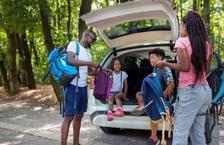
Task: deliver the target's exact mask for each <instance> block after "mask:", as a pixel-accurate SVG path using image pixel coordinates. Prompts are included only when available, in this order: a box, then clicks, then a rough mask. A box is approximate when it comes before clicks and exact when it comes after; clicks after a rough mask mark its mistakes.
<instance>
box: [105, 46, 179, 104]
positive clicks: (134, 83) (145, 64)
mask: <svg viewBox="0 0 224 145" xmlns="http://www.w3.org/2000/svg"><path fill="white" fill-rule="evenodd" d="M148 51H149V49H147V50H146V49H145V50H141V51H139V50H138V51H132V52H127V53H123V54H122V55H118V58H119V59H120V60H121V61H122V70H123V71H125V72H126V73H127V75H128V79H127V81H128V96H127V97H128V99H129V101H123V105H136V104H137V101H136V97H135V94H136V92H138V91H140V90H141V83H142V80H143V79H144V78H145V77H146V76H147V75H149V74H150V73H152V71H153V67H152V66H151V64H150V61H149V56H148ZM112 57H114V56H112ZM165 59H166V60H168V61H174V60H173V59H174V58H173V57H171V56H166V57H165ZM109 66H110V65H109V63H108V65H107V68H109ZM172 71H173V70H172ZM172 73H173V76H174V77H175V76H176V75H175V72H174V71H173V72H172ZM175 79H176V78H175ZM104 103H106V102H104Z"/></svg>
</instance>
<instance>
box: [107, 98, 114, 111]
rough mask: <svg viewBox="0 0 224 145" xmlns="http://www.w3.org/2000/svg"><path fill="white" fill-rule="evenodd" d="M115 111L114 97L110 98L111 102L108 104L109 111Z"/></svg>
mask: <svg viewBox="0 0 224 145" xmlns="http://www.w3.org/2000/svg"><path fill="white" fill-rule="evenodd" d="M113 109H114V96H110V99H109V102H108V111H111V112H112V111H113Z"/></svg>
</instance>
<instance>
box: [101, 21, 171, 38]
mask: <svg viewBox="0 0 224 145" xmlns="http://www.w3.org/2000/svg"><path fill="white" fill-rule="evenodd" d="M170 30H171V26H170V23H169V21H168V20H166V19H147V20H137V21H131V22H126V23H122V24H118V25H115V26H113V27H110V28H107V29H105V30H104V33H105V34H106V35H107V37H108V38H109V39H114V38H118V37H121V36H125V35H129V34H134V33H141V32H146V31H170Z"/></svg>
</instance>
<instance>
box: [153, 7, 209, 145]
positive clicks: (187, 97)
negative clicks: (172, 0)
mask: <svg viewBox="0 0 224 145" xmlns="http://www.w3.org/2000/svg"><path fill="white" fill-rule="evenodd" d="M174 48H175V49H176V51H177V63H168V62H165V61H160V62H158V64H157V65H158V67H160V68H162V67H164V66H168V67H170V68H173V69H176V70H178V71H179V72H180V74H179V84H178V95H177V96H178V97H177V102H176V108H175V115H174V130H173V143H172V144H173V145H187V143H188V135H190V138H191V142H192V145H206V141H205V135H204V124H205V115H199V114H202V113H206V110H207V108H208V105H209V104H210V103H211V99H212V94H211V89H210V87H209V85H208V82H207V80H206V74H207V72H208V69H209V68H210V64H211V56H212V49H211V47H210V45H209V44H208V35H207V34H206V29H205V25H204V23H203V20H202V17H201V16H200V15H199V14H198V13H197V12H194V11H189V12H188V13H187V15H186V16H184V17H183V19H182V24H181V27H180V38H179V39H178V40H177V41H176V44H175V47H174Z"/></svg>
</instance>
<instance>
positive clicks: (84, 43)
mask: <svg viewBox="0 0 224 145" xmlns="http://www.w3.org/2000/svg"><path fill="white" fill-rule="evenodd" d="M95 41H96V34H95V33H94V32H93V31H91V30H87V31H85V32H83V34H82V39H81V41H80V43H78V42H74V41H71V42H70V43H69V45H68V47H67V58H68V63H69V64H71V65H74V66H79V76H77V77H76V78H74V79H73V80H72V81H71V83H70V84H68V85H66V86H65V87H64V96H65V100H66V102H65V110H64V115H65V116H64V120H63V123H62V127H61V145H66V144H67V138H68V133H69V127H70V124H71V122H72V121H73V145H79V135H80V127H81V120H82V117H83V114H84V112H86V111H87V83H86V82H87V81H86V79H87V73H88V74H89V75H93V72H94V71H95V70H96V68H97V67H98V66H99V65H98V64H97V63H94V62H92V60H91V54H90V52H89V50H88V49H89V48H91V46H92V45H93V43H95ZM76 47H79V53H78V52H76V50H77V49H76ZM77 53H78V55H77ZM77 79H78V80H77Z"/></svg>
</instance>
